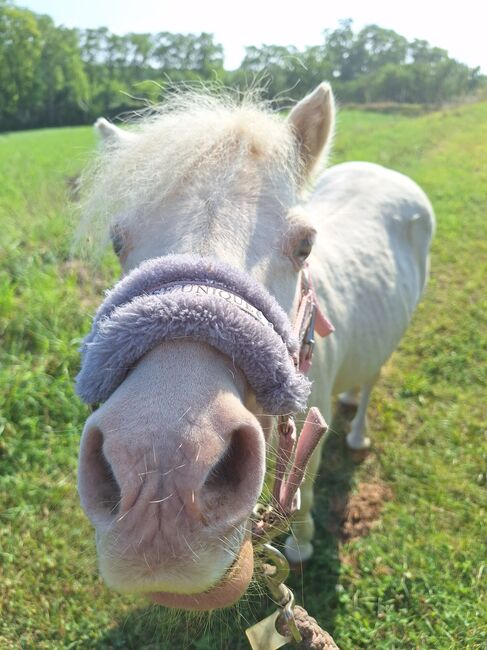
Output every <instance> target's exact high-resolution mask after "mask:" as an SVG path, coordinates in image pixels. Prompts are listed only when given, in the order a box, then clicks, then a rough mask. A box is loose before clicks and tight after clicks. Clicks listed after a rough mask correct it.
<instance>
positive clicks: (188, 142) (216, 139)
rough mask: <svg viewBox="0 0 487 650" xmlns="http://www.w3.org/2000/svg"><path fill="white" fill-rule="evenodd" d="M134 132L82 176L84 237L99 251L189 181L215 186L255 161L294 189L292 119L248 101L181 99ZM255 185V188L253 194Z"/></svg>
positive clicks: (114, 142) (108, 147)
mask: <svg viewBox="0 0 487 650" xmlns="http://www.w3.org/2000/svg"><path fill="white" fill-rule="evenodd" d="M126 133H127V134H133V137H124V138H121V139H118V138H113V139H110V140H109V141H107V142H105V143H104V146H103V147H100V149H99V151H98V152H97V153H96V154H95V157H94V160H93V162H92V164H91V166H90V167H89V169H88V170H87V172H86V173H85V174H84V176H83V178H82V188H83V190H82V196H83V198H82V202H81V209H82V214H83V216H82V220H81V225H80V233H79V234H80V238H81V239H84V238H85V237H86V236H89V237H90V238H91V239H92V243H93V244H95V245H96V246H100V245H101V246H103V245H104V244H106V242H107V239H108V230H109V227H110V225H113V224H114V222H115V221H116V222H117V223H118V224H120V223H121V222H124V223H129V222H133V221H134V220H136V221H137V222H140V219H141V215H143V214H145V213H151V212H152V213H153V209H154V208H157V207H158V206H159V205H161V204H162V202H163V201H164V200H165V199H167V198H168V197H170V196H171V195H173V194H174V193H176V192H177V191H178V188H180V187H181V185H182V184H183V183H185V182H187V181H189V182H191V183H198V182H203V183H207V182H208V180H209V179H211V178H216V177H217V176H218V177H219V181H218V182H217V183H215V186H220V188H221V185H222V181H228V179H229V177H230V176H232V177H233V175H234V174H239V173H241V172H242V170H245V169H246V168H247V169H248V164H247V162H248V160H249V156H252V158H253V159H254V160H255V159H257V160H259V161H260V163H261V164H260V169H261V170H265V173H266V174H271V173H272V171H273V170H275V171H277V170H278V171H279V172H280V173H282V171H283V170H285V171H287V172H288V174H289V179H290V181H291V183H292V185H294V181H295V177H296V170H297V169H299V165H298V164H297V151H296V142H295V139H294V138H293V135H292V132H291V129H290V128H289V126H288V124H287V122H286V121H285V120H283V119H282V118H281V117H280V116H279V115H277V114H276V113H272V112H271V111H270V110H269V109H268V108H267V107H266V106H265V104H262V103H259V102H257V101H255V100H254V99H253V98H249V97H246V98H244V99H243V100H242V101H240V102H239V101H238V100H237V99H236V98H234V97H230V96H224V97H214V96H211V95H209V94H203V93H194V92H190V93H188V92H184V93H180V94H176V95H174V96H173V97H171V98H170V99H169V100H168V101H166V102H165V103H164V104H163V105H160V106H157V107H155V108H153V109H152V110H151V114H150V115H149V116H147V117H143V118H142V119H138V120H136V121H134V123H133V126H132V127H131V129H130V131H127V132H126ZM251 189H252V188H251V187H249V188H248V190H249V191H251Z"/></svg>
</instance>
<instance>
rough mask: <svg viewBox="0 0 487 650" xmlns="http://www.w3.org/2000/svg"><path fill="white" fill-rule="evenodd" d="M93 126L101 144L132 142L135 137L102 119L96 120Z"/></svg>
mask: <svg viewBox="0 0 487 650" xmlns="http://www.w3.org/2000/svg"><path fill="white" fill-rule="evenodd" d="M94 126H95V129H96V130H97V131H98V134H99V135H100V137H101V139H102V140H103V142H106V143H110V144H119V143H121V142H128V141H129V140H133V139H134V138H135V135H134V134H133V133H130V132H129V131H124V130H122V129H120V128H119V127H118V126H115V124H112V123H111V122H109V121H108V120H106V119H105V118H104V117H99V118H98V119H97V120H96V122H95V124H94Z"/></svg>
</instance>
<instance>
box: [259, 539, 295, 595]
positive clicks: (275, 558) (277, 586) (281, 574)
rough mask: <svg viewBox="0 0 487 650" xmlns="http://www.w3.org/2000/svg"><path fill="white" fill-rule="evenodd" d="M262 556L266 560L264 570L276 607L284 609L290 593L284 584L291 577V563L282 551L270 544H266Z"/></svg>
mask: <svg viewBox="0 0 487 650" xmlns="http://www.w3.org/2000/svg"><path fill="white" fill-rule="evenodd" d="M262 555H263V556H264V560H265V562H264V566H263V570H264V578H265V581H266V584H267V587H268V589H269V591H270V592H271V596H272V598H273V599H274V601H275V603H276V605H278V606H279V607H284V605H285V604H287V601H288V592H289V591H290V590H289V589H288V588H287V587H286V586H285V585H284V584H283V583H284V582H285V581H286V580H287V579H288V577H289V562H288V561H287V559H286V556H285V555H283V553H281V551H278V550H277V548H274V546H271V545H270V544H264V546H263V547H262ZM269 562H271V564H269Z"/></svg>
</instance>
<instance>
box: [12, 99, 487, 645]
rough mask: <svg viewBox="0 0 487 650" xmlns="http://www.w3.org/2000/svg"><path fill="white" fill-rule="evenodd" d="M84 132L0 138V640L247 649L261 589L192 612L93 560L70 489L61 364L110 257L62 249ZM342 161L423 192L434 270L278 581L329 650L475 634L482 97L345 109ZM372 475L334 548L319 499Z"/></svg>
mask: <svg viewBox="0 0 487 650" xmlns="http://www.w3.org/2000/svg"><path fill="white" fill-rule="evenodd" d="M93 144H94V139H93V135H92V131H91V129H88V128H76V129H57V130H44V131H37V132H36V131H31V132H28V133H17V134H12V135H3V136H0V224H1V230H0V258H1V270H0V336H1V339H2V345H1V352H0V434H1V435H0V476H1V478H0V498H1V503H0V512H1V514H0V516H1V522H0V556H1V560H0V571H1V574H0V591H1V596H0V598H1V601H0V607H1V611H0V647H1V648H2V649H3V648H5V649H10V648H35V649H43V648H49V649H50V648H86V649H88V648H90V649H91V648H99V649H101V648H133V649H137V650H138V649H140V648H144V649H148V648H160V649H169V648H180V647H182V646H183V645H186V647H189V648H192V649H193V650H209V649H210V648H211V649H215V648H229V649H230V648H231V649H238V648H245V647H246V641H245V640H244V637H243V632H242V631H241V628H243V627H245V619H248V620H249V621H250V622H255V621H256V620H257V617H258V616H259V615H263V614H264V613H265V612H267V611H269V608H268V607H269V606H268V603H267V602H266V601H265V600H259V599H256V601H255V602H252V599H251V598H249V605H248V607H247V608H246V609H245V608H244V609H243V610H242V611H241V612H240V618H237V619H236V620H235V618H236V617H235V616H234V614H224V613H223V614H219V613H217V614H215V615H214V616H213V617H212V618H211V621H210V624H211V625H210V628H209V629H205V626H203V629H201V627H197V626H196V627H193V626H188V627H187V626H186V622H185V621H184V620H183V621H179V623H178V621H174V620H172V618H171V616H170V615H168V614H167V613H166V612H165V611H164V610H158V609H157V608H146V607H144V604H143V603H142V602H141V601H138V600H137V599H135V598H128V597H122V596H119V595H117V594H115V593H112V592H110V591H108V589H106V588H105V587H104V585H103V584H102V582H101V581H100V579H99V578H98V576H97V571H96V558H95V550H94V541H93V533H92V530H91V528H90V525H89V523H88V522H87V520H86V519H85V518H84V516H83V514H82V512H81V509H80V507H79V505H78V500H77V494H76V488H75V485H76V480H75V473H76V456H77V447H78V440H79V432H80V430H81V427H82V424H83V421H84V419H85V417H86V415H87V410H86V408H85V407H84V406H82V405H81V404H80V403H79V402H78V400H77V399H76V397H75V396H74V393H73V388H72V379H73V377H74V375H75V373H76V370H77V366H78V353H77V346H78V343H79V340H80V337H81V336H82V335H83V334H84V333H85V332H86V331H87V329H88V326H89V322H90V315H91V314H92V313H93V310H94V308H95V306H96V305H97V303H98V301H99V300H100V296H101V290H102V288H103V287H106V286H108V285H109V284H110V283H111V282H112V280H113V278H114V277H116V272H117V270H116V264H115V263H114V261H113V259H111V258H109V259H108V260H107V262H106V263H105V264H104V265H103V266H102V267H101V268H97V269H94V270H93V269H92V270H88V271H87V270H86V268H85V267H84V266H83V265H82V264H81V263H80V262H78V261H76V260H71V259H70V255H69V249H70V244H71V238H72V233H73V228H74V225H73V223H72V220H71V219H70V218H68V213H67V210H66V209H65V201H66V188H65V179H66V177H67V176H70V175H72V174H74V173H76V171H78V170H79V169H80V168H81V167H82V166H83V163H84V161H85V159H86V156H87V153H88V152H89V150H90V149H91V147H92V146H93ZM349 159H360V160H370V161H375V162H379V163H382V164H384V165H387V166H390V167H393V168H395V169H398V170H400V171H403V172H405V173H407V174H409V175H411V176H412V177H413V178H414V179H415V180H416V181H418V182H419V183H420V184H421V185H422V186H423V188H424V189H425V190H426V192H427V193H428V195H429V196H430V198H431V200H432V202H433V205H434V207H435V210H436V214H437V219H438V231H437V234H436V238H435V241H434V245H433V253H432V278H431V281H430V284H429V287H428V290H427V293H426V296H425V299H424V301H423V302H422V303H421V305H420V307H419V309H418V311H417V313H416V314H415V317H414V320H413V323H412V326H411V327H410V329H409V330H408V332H407V335H406V337H405V338H404V340H403V342H402V343H401V345H400V347H399V349H398V351H397V352H396V353H395V354H394V355H393V358H392V359H391V361H390V363H389V364H388V366H387V368H386V369H385V371H384V374H383V377H382V379H381V381H380V383H379V385H378V387H377V389H376V391H375V392H374V395H373V399H372V404H371V412H370V428H371V435H372V439H373V441H374V444H375V447H374V453H373V454H371V455H370V456H369V458H368V459H367V461H366V462H364V463H363V464H362V465H361V466H357V465H354V464H353V463H352V462H351V461H350V459H349V458H348V457H347V455H346V454H345V453H344V451H343V440H342V437H341V436H338V435H336V434H334V435H332V436H331V437H330V438H329V440H328V442H327V443H326V448H325V458H324V463H323V478H320V480H319V481H318V485H317V508H316V510H317V517H316V518H317V522H318V535H317V541H316V554H315V556H314V558H313V560H312V561H311V562H310V564H309V565H308V566H307V568H306V571H305V574H304V576H303V578H302V579H298V578H293V581H292V584H293V586H294V588H295V591H296V594H297V597H298V600H299V601H300V602H302V601H303V598H304V601H305V604H306V606H307V608H308V609H309V611H310V613H312V614H313V615H315V616H316V617H317V618H318V619H319V620H320V622H321V623H322V624H323V625H324V626H325V627H326V628H327V629H328V631H330V632H331V633H332V634H333V635H334V637H335V640H336V641H337V643H338V644H339V646H340V648H342V650H346V649H352V648H377V649H380V650H382V649H384V650H386V649H387V650H393V649H397V650H400V649H403V648H404V649H406V648H418V649H423V648H435V649H436V648H441V649H443V648H445V649H446V648H458V649H460V648H461V649H462V650H464V649H466V648H471V649H480V648H487V607H486V602H485V598H486V579H487V578H486V576H487V553H486V550H487V544H486V540H487V534H486V525H485V524H486V521H487V495H486V490H487V487H486V483H487V467H486V466H487V444H486V442H487V406H486V384H487V352H486V351H487V323H486V307H487V292H486V277H487V103H479V104H475V105H471V106H466V107H462V108H455V109H452V110H448V111H444V112H436V113H432V114H428V115H424V116H419V117H407V116H399V115H384V114H377V113H371V112H367V113H366V112H360V111H344V112H343V113H342V114H341V115H340V117H339V123H338V137H337V140H336V143H335V153H334V162H339V161H341V160H349ZM335 429H336V430H340V429H343V427H342V426H341V424H340V422H337V424H336V426H335ZM342 433H343V432H342ZM369 477H373V478H377V477H380V478H381V479H382V480H383V481H385V482H387V483H388V484H389V485H390V486H391V487H392V489H393V492H394V498H393V500H392V501H390V502H388V503H387V504H386V506H385V508H384V511H383V516H382V518H381V522H380V524H379V525H378V526H377V527H376V528H375V529H374V530H373V531H372V533H371V534H370V535H369V536H368V537H364V538H361V539H359V540H356V541H352V542H349V543H347V544H345V545H343V546H340V545H339V544H338V543H337V541H336V539H335V538H334V537H333V536H332V535H330V534H329V533H327V531H326V511H327V503H328V498H329V496H330V494H332V493H333V492H334V491H336V490H337V489H346V490H352V491H353V490H354V489H355V488H356V485H357V483H358V481H360V480H367V479H368V478H369ZM169 630H172V636H170V637H169V636H168V633H169V632H168V631H169ZM168 639H169V640H168Z"/></svg>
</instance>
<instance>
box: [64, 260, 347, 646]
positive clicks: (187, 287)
mask: <svg viewBox="0 0 487 650" xmlns="http://www.w3.org/2000/svg"><path fill="white" fill-rule="evenodd" d="M333 331H334V328H333V325H332V324H331V323H330V322H329V321H328V320H327V318H326V317H325V316H324V314H323V312H322V311H321V309H320V308H319V306H318V301H317V298H316V293H315V290H314V287H313V283H312V280H311V275H310V272H309V268H308V266H307V265H306V266H305V267H304V268H303V269H302V270H301V278H300V298H299V303H298V309H297V313H296V318H295V321H294V324H293V325H291V323H290V321H289V318H288V317H287V315H286V314H285V312H284V311H283V310H282V308H281V307H280V305H279V304H278V303H277V301H276V300H275V298H274V297H273V296H272V295H271V294H270V293H269V292H268V291H267V290H266V289H265V287H263V286H262V285H260V284H259V283H257V282H256V281H255V280H253V279H252V278H251V277H250V276H249V275H248V274H246V273H243V272H242V271H240V270H238V269H236V268H235V267H232V266H230V265H229V264H226V263H224V262H220V261H219V260H216V259H214V258H209V257H196V256H193V255H169V256H165V257H159V258H154V259H152V260H148V261H146V262H143V263H142V264H141V265H140V266H139V267H137V268H136V269H134V270H133V271H131V272H130V273H129V274H128V275H127V276H126V277H125V278H123V279H122V280H121V281H119V282H118V283H117V284H116V285H115V287H114V288H113V289H112V290H111V291H110V292H108V293H107V295H106V297H105V300H104V302H103V303H102V305H101V306H100V308H99V309H98V311H97V313H96V316H95V318H94V321H93V325H92V329H91V332H90V333H89V334H88V336H87V337H86V338H85V340H84V342H83V345H82V348H81V353H82V366H81V369H80V372H79V374H78V377H77V385H76V389H77V392H78V395H79V396H80V397H81V398H82V399H83V400H84V401H86V402H88V403H91V404H92V403H97V402H102V401H105V400H106V399H108V397H109V396H110V395H111V394H112V393H113V391H114V390H116V388H117V387H118V386H119V385H120V384H121V383H122V382H123V380H124V379H125V377H126V375H127V373H128V371H129V370H130V368H131V367H133V365H134V364H135V363H137V362H138V361H139V359H140V358H141V357H142V356H143V355H144V354H145V353H146V352H148V351H149V350H150V349H152V348H154V347H155V346H156V345H159V344H161V343H163V342H164V341H168V340H174V339H177V338H181V337H185V338H188V337H189V338H193V339H195V340H198V341H205V342H206V343H208V344H210V345H212V346H213V347H215V348H216V349H218V350H220V351H221V352H223V353H224V354H226V355H227V356H229V357H230V358H232V360H233V361H234V363H235V365H237V366H238V367H240V368H241V370H242V372H243V374H244V375H245V376H246V378H247V381H248V382H249V384H250V386H251V388H252V389H253V391H254V393H255V396H256V399H257V401H258V402H259V403H260V405H261V406H262V407H263V408H264V409H265V410H266V411H267V412H268V413H270V414H272V415H277V416H278V424H277V432H278V447H277V458H276V467H275V480H274V488H273V502H272V504H271V505H269V506H263V505H260V504H258V505H257V506H256V509H255V510H254V515H253V523H252V540H253V544H254V547H255V548H256V550H257V551H258V552H260V553H261V554H262V555H263V557H264V560H267V562H265V563H264V565H263V567H264V569H263V570H264V576H265V578H266V582H267V585H268V587H269V590H270V592H271V594H272V596H273V598H274V599H275V600H276V602H277V604H278V615H276V616H275V617H274V618H273V622H272V632H273V633H274V632H275V630H276V623H278V622H281V623H283V624H284V625H285V627H286V628H287V630H288V631H290V633H291V636H292V637H293V638H294V639H295V640H300V633H299V631H298V629H297V627H296V624H295V618H294V614H293V611H294V597H293V594H292V592H291V590H290V589H289V588H288V587H286V586H285V585H284V580H285V579H286V577H287V573H288V572H289V568H288V564H287V561H286V559H285V558H284V556H282V554H280V553H279V551H277V549H274V548H273V547H272V546H270V544H269V542H270V541H271V540H272V539H273V538H274V537H276V536H277V535H279V534H281V533H282V532H285V530H287V528H288V527H289V519H290V517H291V516H292V515H293V514H294V513H295V512H296V511H297V510H299V506H300V497H299V486H300V485H301V483H302V481H303V478H304V474H305V471H306V466H307V464H308V461H309V459H310V458H311V455H312V453H313V451H314V450H315V449H316V447H317V445H318V443H319V441H320V440H321V438H322V437H323V435H324V433H325V432H326V430H327V425H326V422H325V420H324V418H323V416H322V415H321V413H320V411H319V410H318V409H317V408H316V407H312V408H311V409H310V410H309V412H308V415H307V417H306V420H305V423H304V426H303V428H302V431H301V434H300V436H299V438H297V435H296V424H295V421H294V417H293V415H292V414H293V413H296V412H298V411H302V410H303V409H304V408H305V407H306V403H307V400H308V397H309V394H310V390H311V384H310V382H309V381H308V379H307V378H306V374H307V373H308V371H309V369H310V367H311V363H312V356H313V349H314V337H315V332H316V333H317V334H318V335H320V336H322V337H324V336H328V335H329V334H331V333H332V332H333ZM269 562H270V564H269ZM286 567H287V569H286ZM279 568H280V570H279ZM273 616H274V615H273ZM270 618H272V617H270ZM267 620H268V619H265V620H264V621H261V623H258V624H257V626H254V627H253V628H250V629H249V630H248V631H247V632H248V636H249V639H250V640H251V643H252V644H253V647H254V648H261V647H264V646H262V643H261V642H262V638H263V637H262V624H264V627H265V625H267V623H266V621H267ZM259 626H260V628H259ZM254 628H257V632H256V633H255V634H256V636H255V638H253V639H252V634H254V632H255V629H254ZM259 630H260V631H259ZM290 638H291V637H289V638H288V637H284V636H282V639H284V641H285V642H287V641H289V640H290ZM273 647H274V648H277V647H280V646H278V645H274V646H273Z"/></svg>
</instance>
